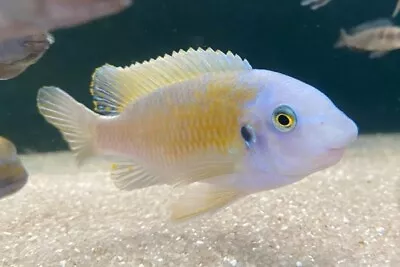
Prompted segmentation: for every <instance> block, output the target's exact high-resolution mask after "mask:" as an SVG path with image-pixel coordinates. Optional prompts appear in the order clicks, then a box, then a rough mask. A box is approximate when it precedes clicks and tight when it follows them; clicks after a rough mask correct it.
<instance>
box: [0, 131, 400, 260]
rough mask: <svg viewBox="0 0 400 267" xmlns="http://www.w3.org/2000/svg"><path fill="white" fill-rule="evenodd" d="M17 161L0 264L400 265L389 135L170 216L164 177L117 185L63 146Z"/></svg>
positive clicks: (396, 148)
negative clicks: (143, 185)
mask: <svg viewBox="0 0 400 267" xmlns="http://www.w3.org/2000/svg"><path fill="white" fill-rule="evenodd" d="M22 160H23V162H24V164H25V166H26V168H27V169H28V171H29V173H30V181H29V182H28V184H27V186H26V187H24V188H23V189H22V190H21V191H20V192H18V193H17V194H15V195H13V196H11V197H8V198H5V199H3V200H0V208H1V209H0V265H1V266H84V267H89V266H100V267H102V266H135V267H139V266H143V267H144V266H185V267H186V266H188V267H190V266H213V267H214V266H216V267H218V266H224V267H228V266H242V267H243V266H262V267H264V266H323V267H328V266H380V267H381V266H400V208H399V203H400V135H397V136H396V135H391V136H365V137H362V138H361V139H360V140H359V141H358V142H356V143H355V144H354V146H353V147H352V148H351V149H350V150H349V151H348V153H347V154H346V156H345V158H344V159H343V160H342V162H341V163H339V164H338V165H336V166H335V167H332V168H330V169H328V170H326V171H323V172H320V173H317V174H314V175H312V176H310V177H308V178H306V179H304V180H302V181H301V182H298V183H296V184H293V185H290V186H286V187H283V188H280V189H278V190H274V191H268V192H265V193H260V194H256V195H253V196H249V197H246V198H244V199H243V200H240V201H238V202H236V203H234V204H233V205H231V206H229V207H227V208H225V209H223V210H221V211H220V212H218V213H216V214H214V215H213V216H206V217H200V218H198V219H196V220H193V221H190V222H188V223H184V224H178V225H172V224H170V223H168V220H167V217H166V215H165V214H166V213H165V212H164V210H166V209H167V207H168V206H167V204H166V203H167V200H168V199H170V193H171V190H170V189H169V188H168V187H165V186H156V187H152V188H148V189H143V190H138V191H133V192H122V191H118V190H117V189H115V188H114V186H113V184H112V183H111V181H110V180H109V179H108V177H107V167H108V165H107V164H105V163H104V162H92V163H90V164H88V165H86V166H85V167H84V168H83V169H81V170H80V171H78V169H77V167H75V165H74V161H73V159H72V156H71V154H69V153H57V154H40V155H28V156H24V157H22Z"/></svg>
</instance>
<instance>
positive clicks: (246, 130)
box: [240, 125, 256, 147]
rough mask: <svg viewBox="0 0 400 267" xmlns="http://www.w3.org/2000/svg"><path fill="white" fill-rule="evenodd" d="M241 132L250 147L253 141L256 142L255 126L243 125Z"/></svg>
mask: <svg viewBox="0 0 400 267" xmlns="http://www.w3.org/2000/svg"><path fill="white" fill-rule="evenodd" d="M240 134H241V136H242V138H243V140H244V142H245V144H246V146H247V147H250V145H251V144H252V143H255V141H256V135H255V133H254V129H253V127H251V126H250V125H243V126H242V127H241V128H240Z"/></svg>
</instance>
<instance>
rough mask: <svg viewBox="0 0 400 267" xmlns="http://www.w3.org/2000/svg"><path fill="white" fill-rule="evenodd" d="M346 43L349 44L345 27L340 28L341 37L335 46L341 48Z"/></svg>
mask: <svg viewBox="0 0 400 267" xmlns="http://www.w3.org/2000/svg"><path fill="white" fill-rule="evenodd" d="M346 45H347V32H346V31H345V30H344V29H340V35H339V39H338V41H337V42H336V43H335V45H334V48H340V47H343V46H346Z"/></svg>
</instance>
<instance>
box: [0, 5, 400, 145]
mask: <svg viewBox="0 0 400 267" xmlns="http://www.w3.org/2000/svg"><path fill="white" fill-rule="evenodd" d="M366 2H367V1H365V0H362V1H361V0H358V1H356V0H351V1H349V0H332V2H331V3H330V4H328V5H327V6H325V7H323V8H321V9H319V10H317V11H311V10H310V9H309V8H307V7H301V6H300V0H285V1H283V0H252V1H250V0H248V1H247V0H246V1H245V0H242V1H239V0H203V1H193V0H168V1H165V0H137V1H136V3H135V4H134V5H133V6H132V7H131V8H129V9H127V10H126V11H124V12H122V13H120V14H119V15H116V16H112V17H109V18H105V19H101V20H97V21H94V22H91V23H89V24H86V25H82V26H78V27H74V28H71V29H67V30H58V31H55V32H53V34H54V36H55V41H56V42H55V44H54V45H53V46H52V47H51V48H50V50H49V51H48V53H47V54H45V56H44V57H43V58H42V59H41V60H40V61H39V62H38V63H37V64H35V65H33V66H32V67H30V68H28V70H27V71H26V72H25V73H23V74H22V75H20V76H19V77H17V78H15V79H12V80H8V81H1V82H0V97H1V102H0V103H1V105H0V113H1V114H0V129H1V132H0V135H3V136H5V137H7V138H10V139H11V140H12V141H13V142H14V143H16V145H17V146H18V149H19V150H20V151H21V152H28V151H52V150H60V149H65V148H66V144H65V143H64V142H63V141H62V139H61V136H60V134H59V133H58V131H57V130H56V129H55V128H53V127H52V126H51V125H49V124H47V123H46V122H45V121H44V119H43V118H42V117H41V116H40V115H39V114H38V112H37V109H36V93H37V90H38V89H39V88H40V87H41V86H43V85H56V86H58V87H60V88H62V89H64V90H66V91H67V92H68V93H70V94H71V95H72V96H73V97H74V98H76V99H77V100H78V101H80V102H83V103H84V104H86V105H88V106H89V107H90V108H92V103H91V96H90V94H89V82H90V77H91V74H92V72H93V70H94V69H95V68H96V67H98V66H101V65H103V64H104V63H106V62H107V63H110V64H113V65H129V64H131V63H132V62H134V61H143V60H146V59H149V58H151V57H157V56H159V55H163V54H165V53H171V52H172V51H173V50H179V49H181V48H182V49H187V48H189V47H199V46H201V47H204V48H205V47H208V46H210V47H212V48H214V49H220V50H223V51H226V50H231V51H233V52H234V53H237V54H239V55H240V56H241V57H244V58H246V59H248V60H249V62H250V64H251V65H252V66H253V67H254V68H264V69H270V70H275V71H279V72H282V73H285V74H288V75H291V76H294V77H296V78H299V79H301V80H303V81H305V82H307V83H310V84H311V85H313V86H315V87H317V88H318V89H320V90H321V91H323V92H324V93H326V94H327V95H328V96H329V97H330V98H331V99H332V100H333V101H334V102H335V104H337V106H338V107H339V108H341V109H342V110H343V111H344V112H345V113H347V114H348V115H349V116H350V117H351V118H353V119H354V120H355V121H356V123H357V124H358V126H359V128H360V132H361V133H372V132H394V131H399V130H400V119H399V115H400V85H399V81H400V69H399V62H400V51H398V52H392V53H390V54H388V55H387V56H385V57H383V58H381V59H377V60H371V59H369V58H368V55H367V54H365V53H358V52H351V51H348V50H346V49H341V50H336V49H333V44H334V42H335V41H336V40H337V38H338V33H339V29H340V28H341V27H344V28H346V29H347V28H349V27H353V26H356V25H357V24H359V23H362V22H365V21H368V20H373V19H377V18H382V17H389V16H390V15H391V14H392V11H393V9H394V6H395V2H396V0H390V1H389V0H388V1H368V4H367V3H366ZM398 19H399V20H400V16H399V18H398Z"/></svg>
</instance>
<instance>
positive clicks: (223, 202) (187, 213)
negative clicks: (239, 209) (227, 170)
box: [171, 185, 244, 222]
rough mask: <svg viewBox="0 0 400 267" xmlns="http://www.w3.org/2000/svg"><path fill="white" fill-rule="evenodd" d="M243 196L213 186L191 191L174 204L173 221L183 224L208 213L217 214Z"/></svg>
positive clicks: (231, 190) (233, 191)
mask: <svg viewBox="0 0 400 267" xmlns="http://www.w3.org/2000/svg"><path fill="white" fill-rule="evenodd" d="M202 186H204V185H202ZM242 196H244V194H243V193H241V192H238V191H236V190H234V189H227V188H215V187H213V186H211V185H210V186H207V187H206V188H200V189H198V188H196V189H194V190H192V189H189V191H188V192H186V193H185V194H184V195H183V196H181V197H180V198H179V199H178V200H177V201H176V202H174V203H173V204H172V206H171V211H172V214H171V221H173V222H181V221H184V220H188V219H191V218H194V217H196V216H199V215H202V214H204V213H207V212H215V211H217V210H218V209H220V208H223V207H225V206H227V205H229V204H231V203H232V202H233V201H235V200H237V199H238V198H240V197H242Z"/></svg>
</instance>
